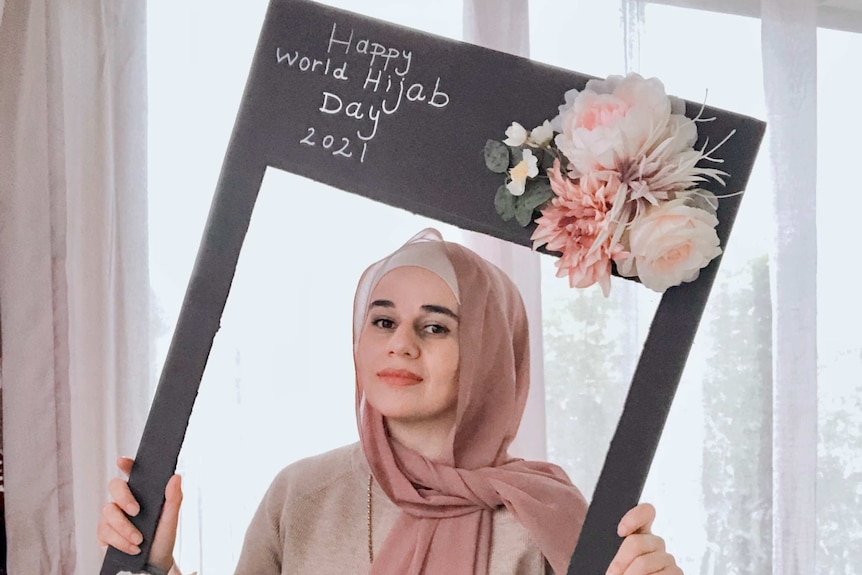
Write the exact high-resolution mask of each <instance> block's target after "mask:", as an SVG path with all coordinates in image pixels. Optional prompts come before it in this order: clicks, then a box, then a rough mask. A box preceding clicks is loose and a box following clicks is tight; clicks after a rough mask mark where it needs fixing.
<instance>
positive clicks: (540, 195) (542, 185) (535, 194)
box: [524, 178, 554, 210]
mask: <svg viewBox="0 0 862 575" xmlns="http://www.w3.org/2000/svg"><path fill="white" fill-rule="evenodd" d="M553 197H554V191H553V190H552V189H551V183H550V182H549V181H548V180H546V179H544V178H539V179H535V180H527V186H526V189H525V191H524V204H525V205H526V206H527V207H528V208H530V209H531V210H536V209H538V208H540V207H542V205H543V204H544V203H545V202H547V201H548V200H550V199H551V198H553Z"/></svg>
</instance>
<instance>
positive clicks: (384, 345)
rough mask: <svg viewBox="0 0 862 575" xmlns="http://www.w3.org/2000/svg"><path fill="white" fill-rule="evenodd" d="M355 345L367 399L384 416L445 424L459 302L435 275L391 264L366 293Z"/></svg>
mask: <svg viewBox="0 0 862 575" xmlns="http://www.w3.org/2000/svg"><path fill="white" fill-rule="evenodd" d="M370 302H371V303H370V304H369V307H368V310H366V318H365V322H364V323H363V326H362V331H361V332H360V336H359V344H358V346H357V350H356V373H357V377H358V379H359V385H360V386H361V388H362V390H363V391H364V392H365V396H366V399H367V401H368V402H369V403H371V405H372V406H374V407H375V408H376V409H377V410H378V411H379V412H380V413H381V414H382V415H383V416H384V417H385V418H387V420H388V421H399V422H403V423H407V424H415V423H422V424H437V423H440V424H444V425H450V426H451V424H452V423H454V420H455V405H456V402H457V399H458V356H459V352H458V302H457V300H456V299H455V294H453V293H452V290H451V289H450V288H449V286H448V285H447V284H446V282H445V281H443V280H442V279H441V278H440V277H439V276H438V275H437V274H434V273H432V272H430V271H428V270H426V269H424V268H420V267H415V266H406V267H399V268H395V269H394V270H392V271H390V272H388V273H387V274H386V275H384V276H383V278H381V280H380V281H379V282H378V284H377V285H376V286H375V287H374V290H373V291H372V292H371V298H370Z"/></svg>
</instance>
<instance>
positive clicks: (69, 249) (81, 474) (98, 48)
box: [0, 0, 150, 574]
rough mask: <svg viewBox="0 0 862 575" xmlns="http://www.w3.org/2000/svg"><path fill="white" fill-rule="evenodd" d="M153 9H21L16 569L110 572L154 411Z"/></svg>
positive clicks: (7, 95)
mask: <svg viewBox="0 0 862 575" xmlns="http://www.w3.org/2000/svg"><path fill="white" fill-rule="evenodd" d="M145 17H146V6H145V4H144V3H141V2H110V1H104V0H103V1H100V0H87V1H83V0H82V1H77V2H68V3H66V2H62V3H61V2H45V1H35V0H10V1H9V2H6V3H5V5H4V6H3V16H2V18H3V19H2V24H0V94H1V95H2V98H0V102H2V104H0V134H2V138H3V146H2V151H0V173H2V178H0V182H1V183H0V185H2V188H0V313H2V323H0V325H2V329H3V337H2V344H3V349H2V357H3V365H2V368H3V374H2V380H3V394H4V401H3V410H4V413H3V416H4V417H3V438H4V443H5V445H4V455H5V461H4V464H5V472H6V513H7V515H6V520H7V534H8V535H7V536H8V542H9V556H8V569H9V572H10V573H39V574H55V573H56V574H71V573H94V572H96V571H97V570H98V566H99V564H100V563H101V556H102V553H103V550H102V549H100V548H99V546H98V544H97V542H96V539H95V528H96V523H97V521H98V516H99V512H100V508H101V505H102V504H103V503H104V502H105V501H106V499H107V494H106V492H105V485H106V484H107V482H108V480H109V479H110V478H111V477H113V476H114V475H115V469H114V460H115V458H116V456H117V454H120V453H124V454H129V455H133V454H134V449H135V447H136V445H137V441H138V438H139V437H140V431H141V429H142V426H143V420H144V417H145V415H146V411H147V405H148V403H149V388H150V372H149V362H150V351H149V349H150V344H149V339H150V338H149V312H148V309H149V308H148V293H149V286H148V273H147V247H146V246H147V239H146V238H147V236H146V224H147V217H146V211H147V209H146V153H145V150H146V129H145V128H146V58H145V50H146V37H145V34H146V27H145Z"/></svg>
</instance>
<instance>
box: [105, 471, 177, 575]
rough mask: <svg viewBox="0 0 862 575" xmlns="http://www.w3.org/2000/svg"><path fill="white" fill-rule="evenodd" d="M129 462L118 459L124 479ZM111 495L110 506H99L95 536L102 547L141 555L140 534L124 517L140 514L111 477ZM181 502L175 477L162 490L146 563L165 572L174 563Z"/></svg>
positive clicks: (126, 486)
mask: <svg viewBox="0 0 862 575" xmlns="http://www.w3.org/2000/svg"><path fill="white" fill-rule="evenodd" d="M132 462H133V460H132V459H129V458H128V457H121V458H119V459H118V460H117V467H119V468H120V471H122V472H123V474H124V475H125V476H126V477H127V478H128V476H129V473H131V471H132ZM108 492H109V493H110V494H111V499H112V500H113V501H111V502H110V503H106V504H105V506H104V507H102V515H101V517H100V518H99V526H98V528H97V529H96V534H97V536H98V538H99V542H100V543H101V544H102V545H110V546H112V547H116V548H117V549H119V550H120V551H123V552H125V553H128V554H129V555H137V554H138V553H140V552H141V548H140V547H138V545H140V543H141V542H142V541H143V536H142V535H141V532H140V531H138V529H137V528H136V527H135V526H134V525H133V524H132V522H131V520H129V518H128V517H127V516H126V515H127V514H128V515H129V516H131V517H134V516H135V515H137V514H138V512H139V511H140V506H139V505H138V502H137V501H136V500H135V497H134V496H133V495H132V492H131V491H130V490H129V484H128V482H127V481H126V480H125V479H120V478H119V477H118V478H115V479H112V480H111V481H110V483H108ZM182 502H183V491H182V485H181V479H180V476H179V475H174V476H173V477H171V479H170V480H169V481H168V485H167V486H166V487H165V504H164V506H163V507H162V514H161V516H160V517H159V525H158V527H157V528H156V534H155V536H154V537H153V544H152V545H151V546H150V556H149V558H148V560H147V563H148V564H150V565H152V566H153V567H157V568H159V569H161V570H162V571H165V572H168V571H170V569H171V566H173V564H174V557H173V555H174V542H175V541H176V538H177V523H179V518H180V505H181V504H182Z"/></svg>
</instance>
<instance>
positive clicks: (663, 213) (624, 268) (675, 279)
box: [617, 198, 721, 292]
mask: <svg viewBox="0 0 862 575" xmlns="http://www.w3.org/2000/svg"><path fill="white" fill-rule="evenodd" d="M716 225H718V219H717V218H716V217H715V216H714V215H712V214H711V213H709V212H707V211H706V210H702V209H700V208H696V207H692V206H689V205H687V204H686V200H685V199H684V198H680V199H677V200H673V201H670V202H665V203H663V204H659V205H658V206H653V207H651V208H649V209H648V210H647V211H646V213H644V214H643V215H641V216H640V217H638V218H636V219H635V220H634V222H633V223H632V226H631V228H630V229H629V232H628V240H629V253H630V256H629V257H627V258H626V259H624V260H622V261H617V264H618V269H619V271H620V273H621V274H623V275H625V276H630V277H631V276H637V277H638V278H640V280H641V283H643V284H644V285H645V286H647V287H648V288H650V289H652V290H654V291H657V292H663V291H665V290H666V289H667V288H669V287H671V286H675V285H679V284H681V283H683V282H690V281H693V280H695V279H697V277H698V275H699V274H700V270H701V269H702V268H704V267H706V266H707V265H708V264H709V262H711V261H712V260H713V258H715V257H717V256H718V255H719V254H721V248H720V247H719V240H718V234H717V233H716V231H715V226H716Z"/></svg>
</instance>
